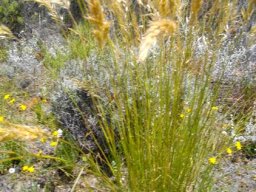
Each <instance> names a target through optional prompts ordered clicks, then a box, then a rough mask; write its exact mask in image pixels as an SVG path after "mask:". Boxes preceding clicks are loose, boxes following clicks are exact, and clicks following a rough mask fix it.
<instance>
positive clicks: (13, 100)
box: [8, 98, 16, 104]
mask: <svg viewBox="0 0 256 192" xmlns="http://www.w3.org/2000/svg"><path fill="white" fill-rule="evenodd" d="M15 101H16V100H15V99H14V98H13V99H11V100H10V101H9V102H8V103H9V104H14V103H15Z"/></svg>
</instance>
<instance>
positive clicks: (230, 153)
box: [226, 147, 233, 155]
mask: <svg viewBox="0 0 256 192" xmlns="http://www.w3.org/2000/svg"><path fill="white" fill-rule="evenodd" d="M226 152H227V154H228V155H232V153H233V151H232V149H231V148H230V147H228V148H227V149H226Z"/></svg>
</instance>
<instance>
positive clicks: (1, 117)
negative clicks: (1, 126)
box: [0, 115, 4, 123]
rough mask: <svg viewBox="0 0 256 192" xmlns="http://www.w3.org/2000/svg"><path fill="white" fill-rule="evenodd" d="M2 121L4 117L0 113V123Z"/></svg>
mask: <svg viewBox="0 0 256 192" xmlns="http://www.w3.org/2000/svg"><path fill="white" fill-rule="evenodd" d="M1 122H4V117H3V116H1V115H0V123H1Z"/></svg>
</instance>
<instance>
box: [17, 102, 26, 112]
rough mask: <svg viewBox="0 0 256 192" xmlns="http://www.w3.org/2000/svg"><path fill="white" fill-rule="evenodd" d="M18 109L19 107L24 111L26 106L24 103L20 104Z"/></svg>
mask: <svg viewBox="0 0 256 192" xmlns="http://www.w3.org/2000/svg"><path fill="white" fill-rule="evenodd" d="M19 109H20V110H21V111H25V110H26V109H27V106H26V105H24V104H21V105H20V107H19Z"/></svg>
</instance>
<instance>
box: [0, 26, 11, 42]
mask: <svg viewBox="0 0 256 192" xmlns="http://www.w3.org/2000/svg"><path fill="white" fill-rule="evenodd" d="M9 38H11V39H13V38H15V37H14V35H13V34H12V32H11V30H10V29H9V28H8V27H6V26H5V25H0V39H9Z"/></svg>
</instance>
